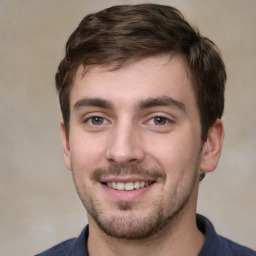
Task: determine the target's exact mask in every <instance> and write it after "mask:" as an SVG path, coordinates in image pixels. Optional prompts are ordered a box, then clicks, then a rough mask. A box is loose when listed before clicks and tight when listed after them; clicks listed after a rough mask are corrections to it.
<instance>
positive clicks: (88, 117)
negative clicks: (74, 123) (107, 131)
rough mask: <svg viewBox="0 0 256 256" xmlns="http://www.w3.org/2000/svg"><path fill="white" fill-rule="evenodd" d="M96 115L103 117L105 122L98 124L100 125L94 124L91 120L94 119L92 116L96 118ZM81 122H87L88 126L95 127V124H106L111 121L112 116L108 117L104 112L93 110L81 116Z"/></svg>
mask: <svg viewBox="0 0 256 256" xmlns="http://www.w3.org/2000/svg"><path fill="white" fill-rule="evenodd" d="M95 117H99V118H102V119H103V120H104V122H103V124H98V125H96V124H93V123H92V121H91V120H92V118H95ZM81 122H82V123H85V124H88V126H91V127H95V126H102V125H106V124H108V123H111V120H110V118H108V117H106V114H104V113H99V112H91V113H86V114H85V115H84V116H83V117H82V118H81Z"/></svg>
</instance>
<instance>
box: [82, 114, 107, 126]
mask: <svg viewBox="0 0 256 256" xmlns="http://www.w3.org/2000/svg"><path fill="white" fill-rule="evenodd" d="M96 118H99V119H101V120H102V121H103V123H99V124H94V123H93V119H96ZM83 122H84V123H88V124H89V125H90V126H100V125H103V124H106V123H109V121H108V120H107V119H106V118H104V117H102V116H90V117H89V118H87V119H85V120H84V121H83Z"/></svg>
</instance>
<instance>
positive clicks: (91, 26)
mask: <svg viewBox="0 0 256 256" xmlns="http://www.w3.org/2000/svg"><path fill="white" fill-rule="evenodd" d="M225 79H226V74H225V68H224V64H223V62H222V59H221V57H220V55H219V53H218V51H217V49H216V47H215V45H214V44H213V43H212V42H211V41H210V40H209V39H207V38H204V37H201V36H200V34H199V32H198V31H196V30H194V29H193V28H192V27H191V26H190V25H189V24H188V23H187V21H185V19H184V18H183V16H182V15H181V14H180V13H179V12H178V11H177V10H176V9H174V8H172V7H167V6H160V5H154V4H144V5H137V6H116V7H112V8H109V9H106V10H103V11H101V12H98V13H96V14H91V15H88V16H86V17H85V18H84V19H83V20H82V22H81V23H80V24H79V26H78V28H77V29H76V30H75V31H74V33H73V34H72V35H71V37H70V38H69V40H68V42H67V46H66V55H65V57H64V59H63V60H62V61H61V63H60V65H59V69H58V72H57V74H56V85H57V89H58V91H59V98H60V104H61V110H62V114H63V123H62V124H61V129H62V138H63V149H64V150H63V151H64V158H65V161H66V165H67V167H68V168H69V169H71V170H72V174H73V178H74V182H75V185H76V188H77V191H78V194H79V196H80V198H81V200H82V202H83V204H84V205H85V207H86V209H87V211H88V213H89V215H88V218H89V223H90V225H92V223H96V224H97V226H99V227H100V229H101V230H103V231H104V232H105V233H107V234H109V235H110V236H114V237H119V238H127V239H139V238H146V237H149V236H151V235H152V234H155V233H157V232H158V231H159V230H160V229H161V228H162V227H164V226H166V225H167V223H170V220H172V219H174V217H175V216H178V215H179V216H181V215H182V214H183V215H184V216H185V215H186V216H187V215H190V217H191V214H193V212H195V205H196V198H197V187H198V180H199V170H201V171H205V172H207V171H211V170H213V169H214V168H215V166H216V164H217V162H218V157H219V155H220V149H221V142H222V138H223V128H222V123H221V122H220V120H219V118H220V117H221V116H222V113H223V104H224V96H223V94H224V84H225ZM136 186H138V187H137V188H136ZM128 191H129V192H128ZM181 213H182V214H181ZM177 219H180V220H181V218H177ZM192 219H193V216H192ZM183 223H185V222H183Z"/></svg>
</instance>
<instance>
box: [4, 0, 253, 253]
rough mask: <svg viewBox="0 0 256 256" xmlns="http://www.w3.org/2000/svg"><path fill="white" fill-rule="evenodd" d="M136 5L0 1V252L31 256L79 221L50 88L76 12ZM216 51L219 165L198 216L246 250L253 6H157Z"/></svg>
mask: <svg viewBox="0 0 256 256" xmlns="http://www.w3.org/2000/svg"><path fill="white" fill-rule="evenodd" d="M141 2H145V1H107V0H105V1H99V0H98V1H90V0H83V1H82V0H76V1H70V0H0V38H1V44H0V120H1V132H0V142H1V147H0V163H1V170H0V203H1V211H0V221H1V224H0V248H1V255H20V256H22V255H24V256H25V255H33V254H35V253H38V252H40V251H42V250H44V249H46V248H48V247H50V246H52V245H54V244H56V243H57V242H60V241H61V240H64V239H67V238H70V237H73V236H76V235H78V234H79V233H80V231H81V229H82V227H83V226H84V225H85V223H86V221H87V220H86V213H85V210H84V209H83V207H82V204H81V203H80V201H79V199H78V197H77V195H76V192H75V189H74V186H73V182H72V179H71V175H70V172H69V171H67V170H66V168H65V167H64V164H63V160H62V153H61V144H60V135H59V120H60V112H59V105H58V99H57V95H56V93H55V88H54V74H55V71H56V67H57V65H58V63H59V61H60V59H61V57H62V55H63V53H64V44H65V42H66V40H67V38H68V36H69V35H70V33H71V32H72V31H73V30H74V28H75V27H76V26H77V25H78V22H79V21H80V20H81V19H82V18H83V17H84V15H85V14H87V13H89V12H92V11H97V10H99V9H102V8H104V7H108V6H111V5H114V4H120V3H121V4H123V3H141ZM147 2H158V3H164V4H170V5H173V6H175V7H177V8H178V9H180V10H181V11H182V12H183V13H184V15H185V16H186V17H187V18H188V19H189V20H190V21H191V22H192V23H193V24H195V25H196V26H199V28H200V29H201V32H202V33H204V34H206V35H207V36H209V37H210V38H212V39H213V41H215V42H216V43H217V45H218V46H219V48H220V49H221V51H222V53H223V56H224V60H225V63H226V66H227V72H228V84H227V90H226V109H225V116H224V122H225V126H226V137H225V143H224V149H223V154H222V158H221V161H220V164H219V166H218V168H217V170H216V171H215V172H214V173H212V174H210V175H208V176H207V177H206V179H205V180H204V181H203V183H202V184H201V188H200V196H199V205H198V212H200V213H203V214H205V215H206V216H208V217H209V218H210V219H211V220H212V222H213V223H214V224H215V227H216V229H217V231H218V232H219V233H220V234H222V235H225V236H227V237H229V238H231V239H233V240H235V241H237V242H239V243H243V244H245V245H247V246H250V247H252V248H254V249H256V238H255V237H256V236H255V230H256V222H255V216H256V204H255V194H256V193H255V192H256V186H255V180H256V174H255V167H256V155H255V153H256V135H255V127H256V115H255V111H256V100H255V97H256V86H255V84H256V29H255V24H256V1H255V0H224V1H222V0H217V1H216V0H215V1H213V0H176V1H172V0H169V1H168V0H166V1H147Z"/></svg>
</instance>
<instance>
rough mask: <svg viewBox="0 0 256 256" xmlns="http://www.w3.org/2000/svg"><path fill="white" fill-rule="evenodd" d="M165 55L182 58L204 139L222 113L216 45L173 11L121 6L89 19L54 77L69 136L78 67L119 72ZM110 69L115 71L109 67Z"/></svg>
mask: <svg viewBox="0 0 256 256" xmlns="http://www.w3.org/2000/svg"><path fill="white" fill-rule="evenodd" d="M161 53H167V54H170V55H171V56H174V55H181V56H183V57H184V59H185V61H186V64H187V67H188V73H189V77H190V79H191V81H192V85H193V90H194V93H195V97H196V101H197V105H198V109H199V113H200V121H201V138H202V140H203V141H205V140H206V137H207V133H208V130H209V128H210V127H211V126H212V124H213V123H214V122H215V121H216V119H217V118H221V116H222V114H223V109H224V88H225V82H226V72H225V66H224V63H223V61H222V58H221V56H220V53H219V51H218V49H217V48H216V46H215V44H214V43H213V42H212V41H211V40H209V39H208V38H206V37H203V36H201V35H200V33H199V31H198V30H196V29H194V28H193V27H191V25H190V24H189V23H188V22H187V21H186V20H185V18H184V17H183V16H182V14H181V13H180V12H179V11H178V10H177V9H175V8H173V7H170V6H162V5H156V4H142V5H131V6H128V5H123V6H115V7H111V8H108V9H106V10H103V11H100V12H98V13H95V14H90V15H88V16H86V17H85V18H84V19H83V20H82V21H81V23H80V24H79V26H78V27H77V29H76V30H75V31H74V32H73V33H72V35H71V36H70V38H69V40H68V42H67V44H66V54H65V57H64V59H63V60H62V61H61V63H60V65H59V68H58V71H57V74H56V87H57V91H58V93H59V100H60V106H61V111H62V115H63V120H64V124H65V128H66V131H67V136H68V134H69V132H68V131H69V118H70V92H71V89H72V85H73V81H74V76H75V73H76V71H77V70H78V67H79V66H80V65H82V66H83V67H84V71H85V72H86V70H88V69H89V68H90V67H93V66H95V65H103V66H110V67H111V69H119V68H121V67H123V66H124V65H126V64H128V63H129V62H132V61H135V60H136V59H140V58H144V57H146V56H152V55H157V54H161ZM110 64H111V65H110Z"/></svg>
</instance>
